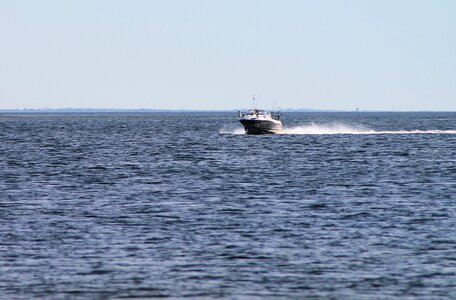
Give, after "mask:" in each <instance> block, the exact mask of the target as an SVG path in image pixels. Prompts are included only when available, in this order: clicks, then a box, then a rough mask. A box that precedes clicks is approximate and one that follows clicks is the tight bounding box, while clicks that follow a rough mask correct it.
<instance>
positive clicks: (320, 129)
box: [281, 123, 456, 135]
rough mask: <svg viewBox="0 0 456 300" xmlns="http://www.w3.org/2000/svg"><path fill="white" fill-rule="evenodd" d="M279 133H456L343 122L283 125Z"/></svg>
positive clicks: (454, 131) (452, 131)
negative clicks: (375, 127)
mask: <svg viewBox="0 0 456 300" xmlns="http://www.w3.org/2000/svg"><path fill="white" fill-rule="evenodd" d="M281 134H314V135H317V134H328V135H329V134H456V130H385V131H377V130H373V129H369V128H366V127H363V126H350V125H344V124H315V123H311V124H309V125H300V126H294V127H285V128H284V129H283V132H282V133H281Z"/></svg>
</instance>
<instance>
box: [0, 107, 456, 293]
mask: <svg viewBox="0 0 456 300" xmlns="http://www.w3.org/2000/svg"><path fill="white" fill-rule="evenodd" d="M234 115H235V114H234V113H233V114H229V113H215V114H214V113H144V114H109V113H104V114H0V170H1V172H0V228H1V231H0V298H2V299H30V298H51V299H63V298H65V299H66V298H68V299H87V298H89V299H106V298H114V299H115V298H136V297H137V298H154V297H171V298H181V297H193V298H195V299H201V298H231V299H256V298H262V299H263V298H270V299H277V298H292V299H302V298H312V299H327V298H331V299H416V298H420V299H455V298H456V204H455V201H456V113H288V114H287V113H285V114H283V122H284V124H285V126H286V129H285V131H284V134H281V135H269V136H250V135H245V134H241V133H242V128H240V124H238V123H237V121H236V118H235V117H234Z"/></svg>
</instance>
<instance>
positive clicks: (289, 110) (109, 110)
mask: <svg viewBox="0 0 456 300" xmlns="http://www.w3.org/2000/svg"><path fill="white" fill-rule="evenodd" d="M246 110H247V109H245V108H241V109H149V108H139V109H133V108H132V109H122V108H42V109H41V108H39V109H33V108H23V109H0V113H210V112H216V113H222V112H237V111H246ZM281 111H282V112H286V113H294V112H307V113H312V112H314V113H406V112H411V113H412V112H414V113H420V112H422V113H444V112H446V113H450V112H456V111H451V110H359V111H356V110H330V109H306V108H303V109H293V108H285V109H282V110H281Z"/></svg>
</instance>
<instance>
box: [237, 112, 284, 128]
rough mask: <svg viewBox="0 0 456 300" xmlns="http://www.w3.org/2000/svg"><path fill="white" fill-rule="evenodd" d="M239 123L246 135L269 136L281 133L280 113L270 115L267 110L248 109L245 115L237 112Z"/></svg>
mask: <svg viewBox="0 0 456 300" xmlns="http://www.w3.org/2000/svg"><path fill="white" fill-rule="evenodd" d="M238 114H239V122H241V124H242V125H243V126H244V128H245V132H246V133H247V134H271V133H280V132H281V131H282V121H280V113H274V115H273V114H271V113H270V112H269V111H267V110H262V109H250V110H249V111H248V112H247V113H242V112H239V113H238Z"/></svg>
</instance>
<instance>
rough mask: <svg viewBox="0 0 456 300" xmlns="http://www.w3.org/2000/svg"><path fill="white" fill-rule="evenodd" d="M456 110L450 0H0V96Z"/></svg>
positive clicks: (11, 100) (17, 100)
mask: <svg viewBox="0 0 456 300" xmlns="http://www.w3.org/2000/svg"><path fill="white" fill-rule="evenodd" d="M252 93H255V94H256V95H257V99H258V106H262V107H265V108H271V106H272V103H273V101H274V100H275V102H276V104H277V105H280V106H281V107H282V108H314V109H341V110H354V109H355V108H356V107H359V108H360V109H361V110H375V109H379V110H391V109H394V110H453V111H456V1H455V0H391V1H389V0H378V1H376V0H369V1H367V0H359V1H351V0H344V1H341V0H333V1H330V0H313V1H306V0H275V1H273V0H180V1H179V0H161V1H158V0H157V1H153V0H143V1H140V0H130V1H127V0H124V1H119V0H71V1H70V0H67V1H65V0H55V1H49V0H40V1H36V0H30V1H25V0H10V1H8V0H0V109H10V108H65V107H73V108H158V109H162V108H169V109H180V108H183V109H235V108H241V107H242V108H244V107H248V106H250V104H251V101H250V98H251V95H252Z"/></svg>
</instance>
